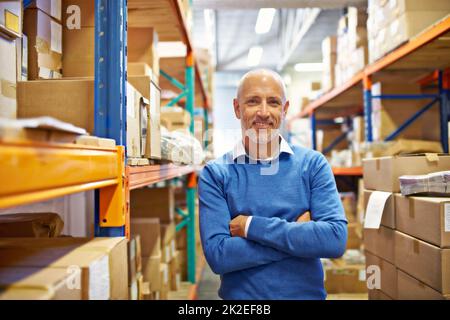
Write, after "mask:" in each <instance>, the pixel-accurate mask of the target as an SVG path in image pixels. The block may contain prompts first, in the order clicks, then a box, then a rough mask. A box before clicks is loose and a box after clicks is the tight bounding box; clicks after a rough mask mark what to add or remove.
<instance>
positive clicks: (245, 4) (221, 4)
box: [193, 0, 367, 9]
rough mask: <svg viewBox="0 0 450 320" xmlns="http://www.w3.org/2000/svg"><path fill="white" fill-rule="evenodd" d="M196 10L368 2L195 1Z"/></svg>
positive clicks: (364, 0) (362, 4)
mask: <svg viewBox="0 0 450 320" xmlns="http://www.w3.org/2000/svg"><path fill="white" fill-rule="evenodd" d="M193 3H194V7H195V8H196V9H260V8H320V9H339V8H344V7H347V6H358V7H365V6H367V0H277V1H273V0H194V1H193Z"/></svg>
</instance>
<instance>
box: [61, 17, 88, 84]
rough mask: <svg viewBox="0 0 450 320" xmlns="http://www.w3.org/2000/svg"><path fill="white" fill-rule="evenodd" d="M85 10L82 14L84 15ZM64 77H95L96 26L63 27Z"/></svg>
mask: <svg viewBox="0 0 450 320" xmlns="http://www.w3.org/2000/svg"><path fill="white" fill-rule="evenodd" d="M84 12H85V11H83V12H82V13H81V16H82V17H83V16H84ZM63 52H64V55H63V58H62V66H63V73H64V77H94V76H95V28H94V27H84V26H83V27H81V29H69V28H68V26H67V25H65V26H64V29H63Z"/></svg>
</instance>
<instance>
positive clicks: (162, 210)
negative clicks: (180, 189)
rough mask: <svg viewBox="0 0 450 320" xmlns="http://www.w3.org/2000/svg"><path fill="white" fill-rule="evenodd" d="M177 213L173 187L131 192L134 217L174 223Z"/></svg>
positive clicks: (142, 189)
mask: <svg viewBox="0 0 450 320" xmlns="http://www.w3.org/2000/svg"><path fill="white" fill-rule="evenodd" d="M174 211H175V205H174V192H173V188H172V187H165V188H141V189H136V190H133V191H132V192H131V212H132V216H133V217H142V218H147V217H148V218H150V217H153V218H159V219H160V221H161V223H166V224H167V223H170V222H172V221H173V217H174Z"/></svg>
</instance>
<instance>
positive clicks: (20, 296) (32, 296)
mask: <svg viewBox="0 0 450 320" xmlns="http://www.w3.org/2000/svg"><path fill="white" fill-rule="evenodd" d="M51 299H53V292H50V291H48V290H42V289H22V288H19V289H16V288H11V289H7V290H0V300H51Z"/></svg>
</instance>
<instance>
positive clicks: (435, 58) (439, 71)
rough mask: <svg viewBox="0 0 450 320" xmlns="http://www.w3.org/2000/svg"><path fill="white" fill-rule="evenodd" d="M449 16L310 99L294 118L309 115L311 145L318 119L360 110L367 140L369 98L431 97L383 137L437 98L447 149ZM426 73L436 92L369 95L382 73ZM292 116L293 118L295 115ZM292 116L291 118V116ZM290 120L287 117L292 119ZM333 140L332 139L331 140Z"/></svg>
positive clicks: (425, 80)
mask: <svg viewBox="0 0 450 320" xmlns="http://www.w3.org/2000/svg"><path fill="white" fill-rule="evenodd" d="M449 37H450V17H448V16H447V17H446V18H444V19H442V20H441V21H439V22H437V23H436V24H434V25H433V26H431V27H430V28H428V29H427V30H425V31H424V32H422V33H421V34H419V35H417V36H416V37H415V38H413V39H411V40H409V41H408V42H407V43H405V44H403V45H401V46H400V47H398V48H397V49H395V50H394V51H392V52H391V53H389V54H387V55H386V56H384V57H383V58H381V59H379V60H378V61H376V62H374V63H372V64H370V65H368V66H367V67H366V68H365V69H364V70H363V71H361V72H359V73H357V74H356V75H355V76H353V78H352V79H350V80H349V81H347V82H346V83H344V84H343V85H341V86H339V87H336V88H334V89H332V90H331V91H329V92H327V93H325V94H324V95H322V96H321V97H320V98H318V99H317V100H315V101H313V102H311V103H310V104H309V105H308V106H307V107H306V108H305V109H304V110H303V111H302V112H300V113H299V114H298V115H297V116H296V117H295V118H299V117H306V116H309V117H310V119H311V128H312V135H313V136H312V145H313V147H314V148H315V147H316V145H317V144H316V123H317V121H318V120H319V119H329V118H336V117H342V116H349V115H351V114H356V113H358V112H360V111H361V110H364V119H365V121H364V122H365V131H366V132H365V133H366V140H367V141H368V142H372V141H373V136H372V116H371V115H372V99H397V100H402V99H403V100H411V99H432V101H431V102H430V103H428V104H427V105H425V106H424V107H423V108H422V109H421V110H420V111H418V112H416V113H415V114H413V115H411V117H410V118H409V119H408V120H406V121H405V122H404V123H403V124H402V125H401V126H400V127H399V128H397V130H395V131H394V132H392V133H391V134H390V135H389V136H388V137H387V138H386V139H385V140H386V141H389V140H392V139H394V138H395V137H396V136H397V135H398V134H399V133H400V132H402V131H403V130H404V129H405V128H406V127H408V126H409V125H410V124H411V123H413V122H414V121H415V120H416V119H417V118H418V117H420V115H422V114H423V113H424V112H426V111H427V110H428V109H429V108H431V107H432V106H433V105H434V104H435V103H437V102H439V105H440V106H439V108H440V129H441V143H442V148H443V150H444V152H448V151H449V146H448V126H447V122H448V120H449V109H450V106H449V100H450V72H448V68H449V67H450V43H449V41H448V39H449ZM424 73H426V74H427V76H426V77H425V78H424V79H422V82H421V83H424V82H428V83H430V82H437V91H438V92H437V94H432V95H430V94H421V95H405V94H396V95H382V96H374V95H372V91H371V87H372V81H373V80H377V79H380V78H382V77H390V76H395V75H407V76H408V78H410V79H414V78H417V77H420V76H422V78H423V74H424ZM295 118H294V119H295ZM294 119H292V120H294ZM292 120H291V121H292ZM332 144H334V142H332Z"/></svg>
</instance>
